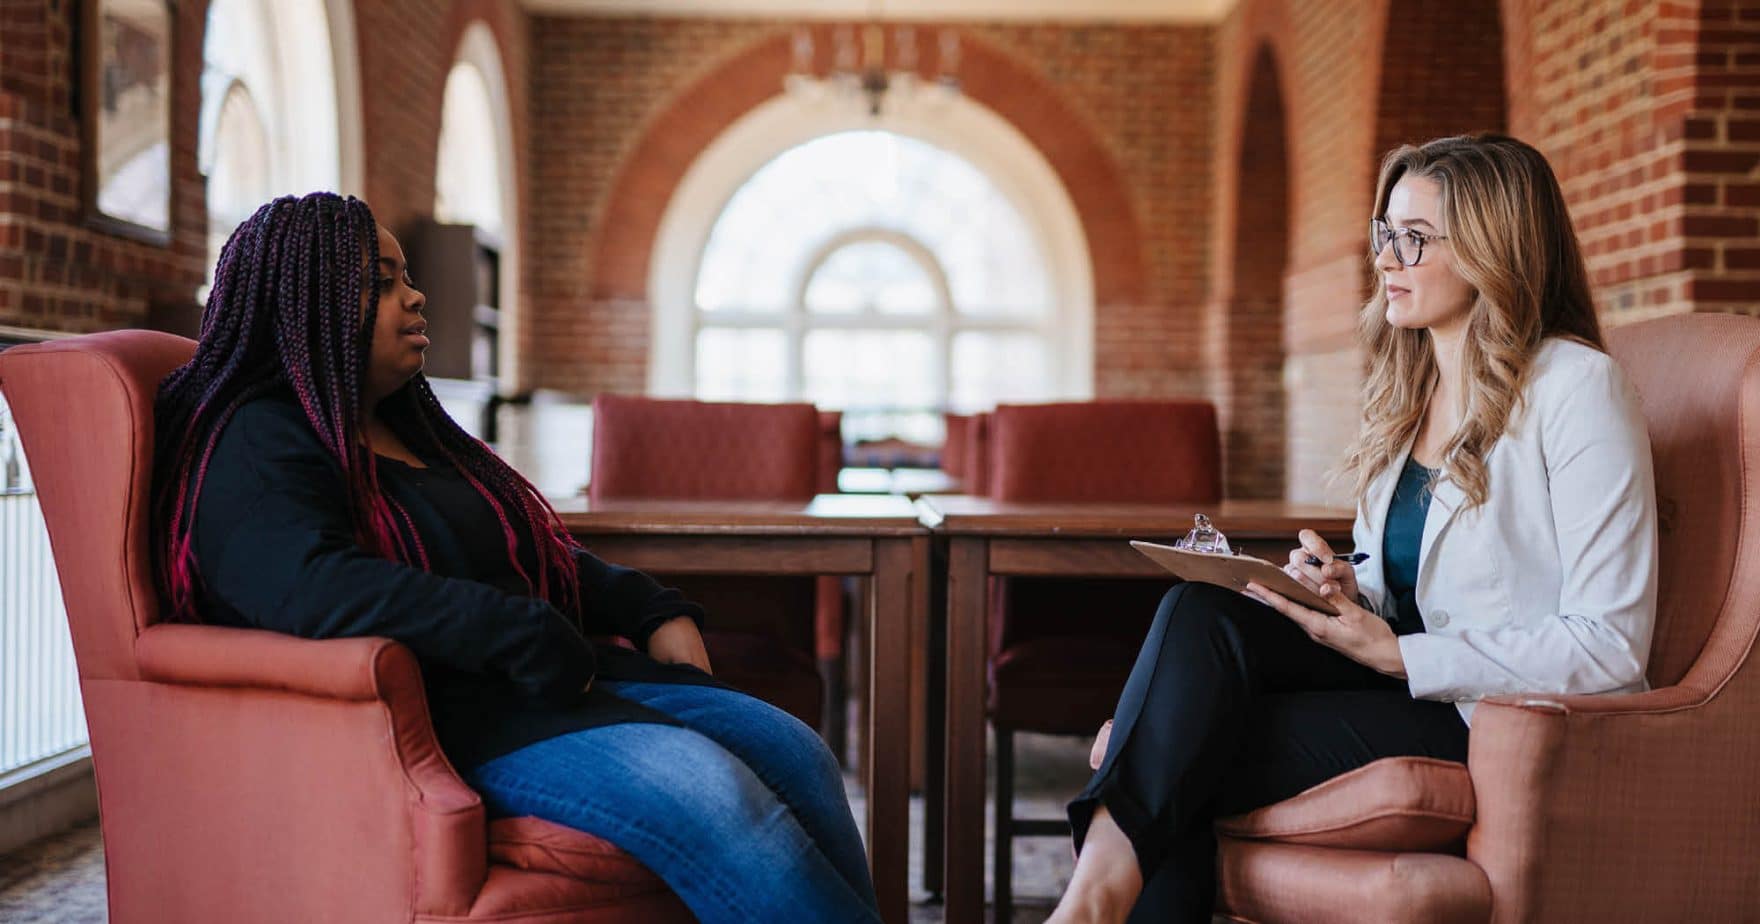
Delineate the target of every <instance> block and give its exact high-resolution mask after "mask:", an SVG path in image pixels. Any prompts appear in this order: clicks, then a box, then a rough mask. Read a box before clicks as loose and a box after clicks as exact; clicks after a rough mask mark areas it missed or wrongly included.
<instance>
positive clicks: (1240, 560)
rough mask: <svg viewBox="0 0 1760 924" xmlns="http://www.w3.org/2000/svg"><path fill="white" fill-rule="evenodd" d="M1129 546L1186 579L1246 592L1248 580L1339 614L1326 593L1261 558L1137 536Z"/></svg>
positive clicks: (1322, 610) (1290, 597)
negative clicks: (1198, 548) (1177, 547)
mask: <svg viewBox="0 0 1760 924" xmlns="http://www.w3.org/2000/svg"><path fill="white" fill-rule="evenodd" d="M1131 548H1133V549H1136V550H1137V551H1139V552H1142V553H1143V554H1144V555H1147V556H1149V558H1150V559H1151V560H1153V561H1154V562H1155V563H1156V564H1158V565H1160V566H1161V567H1163V568H1166V569H1167V570H1168V571H1171V572H1173V573H1174V574H1175V575H1176V576H1178V577H1181V578H1184V579H1185V580H1188V581H1202V582H1204V583H1206V584H1216V585H1219V586H1221V587H1227V588H1229V589H1230V590H1235V591H1239V592H1242V593H1244V592H1246V589H1247V582H1249V581H1251V582H1253V583H1256V584H1258V585H1260V586H1262V587H1267V588H1270V589H1271V590H1275V591H1277V592H1278V593H1280V594H1282V595H1284V596H1285V597H1288V598H1289V599H1291V600H1294V601H1295V602H1297V603H1300V604H1301V605H1303V606H1306V607H1309V608H1311V609H1315V610H1318V611H1320V612H1322V613H1325V614H1326V615H1328V616H1337V615H1338V610H1337V609H1336V608H1334V607H1333V605H1332V604H1330V603H1327V602H1326V598H1325V597H1322V596H1320V595H1319V594H1317V593H1315V592H1313V591H1311V590H1309V589H1308V587H1307V585H1305V584H1303V583H1302V582H1300V581H1298V580H1296V579H1295V578H1292V577H1290V576H1289V575H1288V574H1285V573H1284V571H1283V569H1282V568H1279V567H1277V566H1276V565H1274V564H1272V563H1270V562H1268V561H1266V560H1265V559H1263V558H1254V557H1253V556H1251V555H1235V554H1232V553H1226V552H1193V551H1190V550H1187V549H1176V548H1174V547H1173V546H1171V545H1161V544H1159V543H1154V542H1143V541H1141V540H1138V539H1132V540H1131Z"/></svg>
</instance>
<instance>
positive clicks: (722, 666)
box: [587, 395, 824, 728]
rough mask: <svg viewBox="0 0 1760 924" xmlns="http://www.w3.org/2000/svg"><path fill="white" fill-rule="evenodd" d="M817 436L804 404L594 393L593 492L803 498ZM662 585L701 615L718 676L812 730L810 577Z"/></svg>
mask: <svg viewBox="0 0 1760 924" xmlns="http://www.w3.org/2000/svg"><path fill="white" fill-rule="evenodd" d="M821 433H822V430H821V427H820V423H819V412H818V411H817V410H816V409H814V407H813V406H812V405H810V404H729V403H714V402H705V401H672V400H661V399H655V398H639V397H630V396H625V395H600V396H599V397H598V398H596V399H595V400H594V401H593V471H592V481H591V483H590V485H589V487H588V489H587V490H588V495H589V497H590V498H591V499H592V500H593V501H594V502H600V501H607V500H631V499H653V498H667V499H697V500H702V499H718V500H791V501H803V502H804V501H808V500H811V499H812V497H813V495H814V494H816V493H818V490H819V484H820V469H821V463H820V452H821V450H820V445H821ZM662 577H663V578H664V580H665V581H666V582H667V583H669V584H672V585H674V586H676V587H678V588H679V589H680V590H682V591H684V593H685V595H686V596H688V597H690V598H691V599H692V600H695V601H697V602H698V603H701V604H702V605H703V607H704V609H705V610H707V612H708V614H709V618H708V622H707V627H706V629H705V631H704V635H703V640H704V642H705V643H706V644H707V645H708V648H709V659H710V661H711V663H713V664H714V666H715V672H716V674H717V675H718V676H720V677H721V678H722V679H724V680H726V681H727V682H728V683H731V684H733V685H734V686H737V687H739V688H740V689H742V690H745V691H747V692H749V693H751V694H752V695H754V696H757V697H758V698H760V699H763V700H764V701H765V702H768V703H771V704H773V705H776V706H778V707H781V708H782V709H785V710H787V711H788V712H789V713H791V714H792V715H794V716H795V717H796V718H799V719H800V720H801V721H803V722H805V723H807V724H808V725H811V726H813V727H814V728H818V727H819V719H820V713H821V711H822V705H823V703H822V697H823V695H824V694H823V687H822V685H821V682H820V679H819V671H818V667H817V665H816V664H815V661H814V659H815V654H816V651H815V648H816V644H815V639H814V636H815V622H816V621H817V619H818V606H817V595H818V580H817V579H815V578H810V577H809V578H795V577H789V578H771V577H731V576H722V575H717V576H703V575H688V574H682V575H681V574H668V575H662Z"/></svg>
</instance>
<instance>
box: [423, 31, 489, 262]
mask: <svg viewBox="0 0 1760 924" xmlns="http://www.w3.org/2000/svg"><path fill="white" fill-rule="evenodd" d="M494 124H495V119H494V115H493V109H492V107H491V106H490V103H489V88H488V86H487V85H486V84H485V83H484V82H483V74H482V72H481V71H479V70H477V66H476V65H474V64H471V63H468V62H463V61H461V62H459V63H458V64H455V65H453V67H452V73H451V74H449V75H448V76H447V78H446V96H445V100H444V102H443V103H442V105H441V110H440V155H439V159H438V162H437V163H436V166H435V179H434V217H435V218H436V219H439V220H440V221H445V222H454V223H457V224H466V225H476V226H477V227H479V228H482V229H483V230H485V231H488V232H489V233H491V234H494V235H496V236H500V234H501V230H502V223H503V220H504V219H503V217H502V204H501V170H502V165H501V156H500V153H499V152H498V151H497V150H496V144H495V139H494V135H493V134H492V133H491V132H490V131H488V130H487V129H488V128H489V127H490V126H493V125H494Z"/></svg>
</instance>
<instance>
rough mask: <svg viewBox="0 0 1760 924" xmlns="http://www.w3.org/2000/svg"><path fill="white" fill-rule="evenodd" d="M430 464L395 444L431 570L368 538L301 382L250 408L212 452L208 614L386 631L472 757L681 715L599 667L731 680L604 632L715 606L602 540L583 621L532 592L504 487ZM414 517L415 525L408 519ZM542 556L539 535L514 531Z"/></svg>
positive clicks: (455, 748)
mask: <svg viewBox="0 0 1760 924" xmlns="http://www.w3.org/2000/svg"><path fill="white" fill-rule="evenodd" d="M425 461H431V467H430V468H426V469H420V468H414V467H412V466H408V465H405V464H403V463H400V462H397V461H396V460H392V459H386V458H384V457H380V459H379V480H380V485H381V487H382V488H383V489H384V490H385V492H386V493H387V494H389V495H390V496H392V497H394V498H395V499H396V500H397V501H398V503H400V504H402V505H403V508H404V509H405V510H406V511H408V513H409V516H410V519H411V520H412V521H413V524H414V528H415V534H416V535H417V536H418V537H419V538H420V540H421V544H422V547H423V548H424V549H425V550H426V552H427V556H428V562H429V566H430V569H429V570H428V571H423V570H422V569H420V568H416V567H412V566H409V565H405V564H402V563H399V562H394V561H388V560H386V559H383V558H379V557H377V556H375V555H372V554H370V553H368V552H366V551H365V550H363V549H362V548H360V546H359V545H357V544H356V542H355V539H354V531H353V527H352V525H351V519H350V516H349V512H348V501H347V498H348V494H347V490H346V487H345V484H344V482H343V479H342V473H341V470H340V469H339V467H338V466H337V465H336V463H335V462H333V461H332V460H331V458H330V456H329V455H328V454H327V453H326V452H325V450H324V447H323V445H322V444H321V443H319V441H318V437H317V434H316V433H314V432H313V431H312V429H311V427H310V425H309V424H307V423H306V420H305V416H304V414H303V413H302V412H301V410H300V409H299V407H298V406H297V405H296V404H294V403H293V401H292V400H291V398H287V397H269V398H260V399H257V400H255V401H251V402H249V403H247V404H245V405H244V406H242V407H240V408H239V409H238V411H237V412H236V413H235V414H234V415H233V417H232V419H231V420H230V421H229V422H228V423H227V424H226V426H225V429H224V430H223V431H222V432H221V436H220V440H219V442H218V443H217V444H216V446H215V448H214V453H213V456H212V457H211V458H210V459H209V461H208V464H207V475H206V478H205V480H204V481H203V483H202V487H201V498H200V502H199V504H198V505H197V508H196V521H195V528H194V551H195V557H196V561H197V564H198V571H199V574H200V578H201V584H202V592H201V595H200V597H199V602H198V606H199V607H200V609H201V612H202V615H203V618H204V620H205V621H207V622H209V623H212V624H218V625H233V626H246V627H255V628H261V629H270V630H273V631H277V632H285V633H288V634H290V635H297V636H302V637H305V638H338V637H349V636H386V637H389V638H393V639H396V640H397V641H399V642H402V643H403V644H405V645H408V646H409V647H410V649H411V650H413V651H414V652H415V655H416V658H417V660H418V661H419V662H420V663H421V666H422V676H423V679H424V682H425V686H426V687H427V694H428V703H429V708H430V710H431V712H432V715H433V721H434V730H435V733H436V734H437V736H438V737H439V740H440V746H441V748H442V750H444V751H445V752H446V755H447V757H448V758H450V759H451V760H452V762H453V765H454V766H456V767H459V768H460V769H464V768H469V767H473V766H476V765H477V764H480V763H483V762H484V761H487V760H490V759H492V758H495V757H498V756H500V755H502V754H505V753H508V752H509V751H513V750H517V749H518V748H521V747H524V746H525V745H527V744H531V743H533V742H536V741H541V740H543V739H545V738H550V737H554V736H556V735H559V734H564V733H566V732H570V731H576V730H579V729H583V728H592V727H596V726H601V725H609V724H615V723H619V722H658V723H662V724H673V723H672V720H671V719H670V718H668V717H666V716H665V715H663V714H661V713H659V712H656V711H654V710H651V709H648V708H645V707H643V706H640V705H638V704H635V703H629V702H625V701H623V700H620V699H617V698H616V697H614V696H612V695H611V694H609V693H607V692H605V691H603V690H602V689H600V687H599V686H598V685H597V684H595V686H594V688H593V690H592V691H591V692H589V693H587V694H584V695H583V694H582V693H581V690H582V689H583V688H584V687H586V685H587V682H588V680H589V679H592V678H594V677H598V678H601V679H625V680H652V681H676V682H685V683H713V682H714V681H713V680H712V679H710V678H709V676H708V675H707V674H704V673H703V672H701V671H699V670H697V669H696V668H694V667H689V666H685V665H663V664H660V663H658V662H656V661H654V660H652V659H651V658H649V657H647V656H646V655H645V654H642V653H640V652H637V651H631V650H629V649H625V648H619V647H614V646H610V645H600V646H595V645H594V644H593V643H592V642H591V641H589V640H588V638H587V636H588V635H594V636H597V635H621V636H624V637H627V638H630V639H633V640H635V641H636V642H637V644H640V645H643V646H644V647H645V646H646V642H647V638H648V636H649V635H650V634H651V633H652V632H653V630H654V629H655V628H656V627H658V626H659V625H660V624H661V623H663V622H665V621H666V620H668V619H671V618H674V617H677V616H688V617H690V618H692V619H695V620H697V621H698V622H699V623H700V622H701V621H702V610H701V609H700V608H699V607H698V606H697V605H696V604H694V603H691V602H689V601H687V600H685V599H684V597H683V596H682V595H681V594H680V593H679V592H678V591H676V590H672V589H670V588H665V587H661V586H660V585H659V584H658V583H656V582H655V581H654V580H653V579H652V578H650V577H648V576H647V575H645V574H643V573H641V572H639V571H635V570H633V569H629V568H620V567H617V566H614V565H609V564H606V563H605V562H603V561H600V560H599V559H598V558H596V557H594V556H592V555H590V554H588V553H587V552H585V551H581V552H578V553H577V554H576V556H575V560H576V563H577V565H578V567H579V570H580V596H581V601H582V614H581V615H582V621H583V623H584V630H585V632H584V633H583V631H582V628H583V627H577V626H576V625H575V624H574V622H573V620H572V619H570V618H569V617H566V616H564V615H563V614H562V612H561V611H559V610H558V609H557V608H556V607H554V606H552V605H551V604H550V603H548V602H546V601H544V600H541V599H536V598H534V597H531V596H529V595H528V591H527V590H526V585H525V582H524V580H523V579H522V578H520V577H519V575H518V573H517V572H516V571H515V570H514V568H513V565H512V563H511V562H510V561H509V560H508V554H507V544H506V543H507V540H506V533H505V531H504V530H503V528H502V525H501V521H500V519H499V518H498V517H496V515H495V512H494V510H493V508H491V507H490V505H489V503H488V501H487V500H485V499H484V498H483V497H482V495H480V494H478V493H477V491H476V489H475V488H473V487H471V485H470V483H469V481H467V480H466V479H465V478H464V476H463V475H462V474H461V473H459V472H458V471H457V470H456V469H453V468H452V467H450V466H449V465H447V464H446V463H445V462H444V461H443V460H440V459H434V460H425ZM398 528H399V529H400V530H401V531H403V532H404V533H405V535H408V529H407V527H405V526H404V525H403V524H399V525H398ZM514 533H515V536H516V538H517V539H518V540H519V554H520V557H521V561H522V564H523V565H524V566H525V568H526V572H527V573H528V574H530V575H533V577H534V579H535V577H536V574H537V572H536V571H535V570H534V569H535V559H534V557H533V549H532V548H531V547H530V546H531V542H530V540H529V537H526V536H524V535H523V534H522V533H523V530H522V529H519V528H517V527H516V529H515V530H514Z"/></svg>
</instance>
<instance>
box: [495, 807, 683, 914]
mask: <svg viewBox="0 0 1760 924" xmlns="http://www.w3.org/2000/svg"><path fill="white" fill-rule="evenodd" d="M489 861H490V862H491V863H499V864H502V865H504V866H511V867H514V868H515V869H523V870H529V871H531V872H539V873H554V874H557V875H560V876H567V877H569V878H570V879H578V880H580V881H581V882H584V883H587V884H588V885H591V886H595V887H597V889H596V891H599V892H601V893H603V897H606V898H613V897H623V896H628V895H641V894H644V893H647V892H660V891H665V890H666V883H665V882H662V881H661V879H660V877H659V876H656V875H654V873H653V872H652V871H651V870H649V869H648V868H647V867H646V866H643V865H642V864H641V863H640V862H638V861H637V860H636V858H635V857H632V856H630V855H629V854H627V853H625V852H624V851H623V849H622V848H620V847H618V846H617V845H615V844H613V843H611V842H610V841H607V840H605V839H603V838H599V837H594V836H593V835H591V834H586V833H584V832H581V831H576V830H575V829H573V828H569V827H565V826H563V825H559V824H555V823H553V822H548V821H545V820H544V819H542V818H533V817H531V816H522V817H519V818H501V819H497V820H495V821H492V822H490V823H489Z"/></svg>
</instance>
